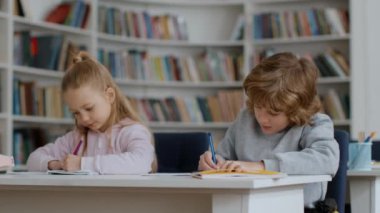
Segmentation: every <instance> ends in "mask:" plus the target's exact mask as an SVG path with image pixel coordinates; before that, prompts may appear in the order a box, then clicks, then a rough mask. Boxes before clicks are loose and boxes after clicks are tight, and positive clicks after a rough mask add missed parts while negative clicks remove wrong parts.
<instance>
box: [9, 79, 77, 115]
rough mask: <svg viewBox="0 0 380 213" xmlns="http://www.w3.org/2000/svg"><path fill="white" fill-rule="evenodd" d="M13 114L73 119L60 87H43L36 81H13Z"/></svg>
mask: <svg viewBox="0 0 380 213" xmlns="http://www.w3.org/2000/svg"><path fill="white" fill-rule="evenodd" d="M13 114H14V115H33V116H44V117H52V118H71V113H70V112H69V110H68V108H67V107H66V105H63V101H62V98H61V90H60V87H59V86H45V87H41V86H38V85H36V83H35V82H34V81H22V80H19V79H14V81H13Z"/></svg>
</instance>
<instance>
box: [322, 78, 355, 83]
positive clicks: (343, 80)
mask: <svg viewBox="0 0 380 213" xmlns="http://www.w3.org/2000/svg"><path fill="white" fill-rule="evenodd" d="M350 81H351V78H350V77H321V78H319V79H318V84H336V83H350Z"/></svg>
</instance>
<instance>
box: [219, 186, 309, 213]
mask: <svg viewBox="0 0 380 213" xmlns="http://www.w3.org/2000/svg"><path fill="white" fill-rule="evenodd" d="M303 209H304V203H303V186H302V185H297V186H286V187H275V188H266V189H255V190H251V191H250V192H247V193H245V194H238V193H229V192H228V191H224V192H223V193H218V194H213V197H212V212H213V213H230V212H234V213H268V212H281V213H303Z"/></svg>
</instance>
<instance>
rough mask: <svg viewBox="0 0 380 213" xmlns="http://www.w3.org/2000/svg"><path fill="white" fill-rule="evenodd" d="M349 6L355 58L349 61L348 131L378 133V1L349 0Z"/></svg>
mask: <svg viewBox="0 0 380 213" xmlns="http://www.w3.org/2000/svg"><path fill="white" fill-rule="evenodd" d="M350 8H351V26H352V28H351V35H352V40H351V41H352V46H351V54H352V55H351V57H352V59H354V58H355V60H351V61H352V62H353V63H352V64H351V65H352V70H354V71H353V72H352V87H351V88H352V90H351V106H352V107H351V110H352V115H353V116H352V129H351V133H352V137H353V138H357V133H358V131H363V130H364V131H366V132H369V131H377V132H378V133H379V134H380V23H379V18H378V17H379V13H380V12H379V9H380V1H378V0H351V6H350ZM359 59H360V60H359ZM379 134H378V136H377V138H380V137H379Z"/></svg>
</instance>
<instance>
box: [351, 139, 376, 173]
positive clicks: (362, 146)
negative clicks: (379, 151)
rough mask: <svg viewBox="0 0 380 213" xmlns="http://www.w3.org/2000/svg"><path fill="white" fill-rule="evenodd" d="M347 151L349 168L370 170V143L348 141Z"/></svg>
mask: <svg viewBox="0 0 380 213" xmlns="http://www.w3.org/2000/svg"><path fill="white" fill-rule="evenodd" d="M348 151H349V152H348V168H349V169H350V170H371V160H372V143H350V144H349V147H348Z"/></svg>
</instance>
